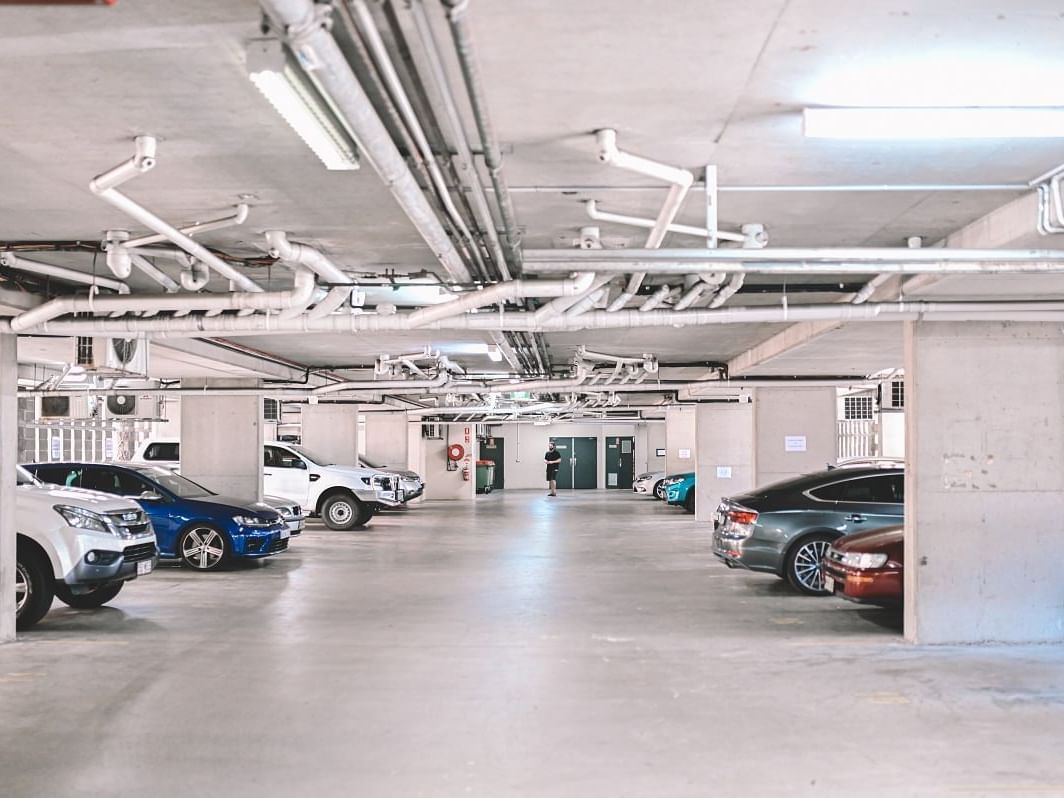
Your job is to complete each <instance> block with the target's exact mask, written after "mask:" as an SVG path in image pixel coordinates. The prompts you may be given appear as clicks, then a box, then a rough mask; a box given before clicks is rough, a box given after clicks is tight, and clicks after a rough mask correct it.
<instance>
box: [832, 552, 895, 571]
mask: <svg viewBox="0 0 1064 798" xmlns="http://www.w3.org/2000/svg"><path fill="white" fill-rule="evenodd" d="M886 563H887V555H886V554H867V553H865V554H862V553H860V552H856V551H854V552H847V553H846V554H843V555H842V564H843V565H845V566H847V567H849V568H882V567H883V566H884V565H886Z"/></svg>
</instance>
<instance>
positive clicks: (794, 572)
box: [783, 533, 835, 596]
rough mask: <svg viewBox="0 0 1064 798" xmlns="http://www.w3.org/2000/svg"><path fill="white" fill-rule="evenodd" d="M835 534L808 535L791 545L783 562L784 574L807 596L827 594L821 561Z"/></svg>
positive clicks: (795, 587)
mask: <svg viewBox="0 0 1064 798" xmlns="http://www.w3.org/2000/svg"><path fill="white" fill-rule="evenodd" d="M834 539H835V536H833V535H828V534H825V533H817V534H815V535H807V536H805V537H804V538H802V539H801V540H799V541H797V542H796V543H795V544H794V545H792V546H791V548H790V550H789V551H788V552H787V557H786V559H785V560H784V563H783V575H784V577H786V579H787V581H788V582H789V583H790V585H791V587H793V588H794V589H795V590H797V591H798V592H799V593H804V594H805V595H807V596H827V595H829V594H828V592H827V591H826V590H824V588H823V585H824V573H823V567H822V565H821V561H822V560H823V559H824V554H826V553H827V550H828V546H830V545H831V541H833V540H834Z"/></svg>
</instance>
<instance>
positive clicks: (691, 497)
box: [683, 488, 695, 513]
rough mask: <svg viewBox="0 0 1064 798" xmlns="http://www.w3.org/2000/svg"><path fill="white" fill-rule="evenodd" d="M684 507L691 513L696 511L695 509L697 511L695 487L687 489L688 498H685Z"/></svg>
mask: <svg viewBox="0 0 1064 798" xmlns="http://www.w3.org/2000/svg"><path fill="white" fill-rule="evenodd" d="M683 508H684V509H685V510H686V511H687V512H689V513H694V511H695V489H694V488H691V490H689V491H687V498H686V499H684V500H683Z"/></svg>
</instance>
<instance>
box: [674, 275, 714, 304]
mask: <svg viewBox="0 0 1064 798" xmlns="http://www.w3.org/2000/svg"><path fill="white" fill-rule="evenodd" d="M706 288H708V286H707V285H706V283H703V282H702V281H698V282H696V283H695V284H694V285H692V286H691V287H690V288H688V289H687V290H686V291H685V292H684V294H683V296H681V297H680V298H679V300H677V302H676V304H675V305H673V307H674V308H675V309H676V310H686V309H687V308H689V307H691V305H693V304H694V303H695V302H697V301H698V300H699V299H701V298H702V294H704V293H705V291H706Z"/></svg>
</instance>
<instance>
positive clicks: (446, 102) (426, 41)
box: [410, 0, 511, 280]
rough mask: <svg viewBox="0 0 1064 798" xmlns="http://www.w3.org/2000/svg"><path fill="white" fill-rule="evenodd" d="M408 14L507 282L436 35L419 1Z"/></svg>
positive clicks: (461, 172) (461, 173) (457, 160)
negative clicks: (412, 19) (411, 15)
mask: <svg viewBox="0 0 1064 798" xmlns="http://www.w3.org/2000/svg"><path fill="white" fill-rule="evenodd" d="M410 12H411V14H413V17H414V28H415V29H416V31H417V35H418V38H419V39H420V40H421V47H422V49H423V50H424V54H425V57H426V60H427V61H428V65H429V76H430V77H431V78H432V80H433V82H434V83H435V84H436V93H437V95H438V96H439V99H440V103H441V104H442V106H443V117H442V121H443V122H444V124H445V126H446V128H447V130H448V133H449V134H450V136H449V138H450V140H451V143H452V144H453V145H454V149H455V153H456V155H455V157H453V159H452V160H453V162H454V164H455V167H456V170H457V172H458V179H459V180H460V181H461V182H462V183H463V184H464V185H466V186H468V187H469V189H470V199H471V200H472V204H473V211H474V213H476V215H477V220H478V221H479V223H480V229H481V230H482V231H483V233H484V235H485V236H487V239H488V248H489V249H490V250H491V254H492V258H493V259H494V260H495V265H496V266H497V267H498V269H499V274H500V276H501V277H502V279H503V280H509V279H510V278H511V275H510V269H509V267H508V266H507V265H506V255H505V254H504V253H503V251H502V245H501V244H500V243H499V234H498V231H496V229H495V217H494V216H492V215H491V207H490V206H489V205H488V195H487V193H486V192H485V191H484V186H483V184H482V183H481V182H480V176H479V175H478V174H477V169H476V165H475V161H474V160H473V153H472V151H471V150H470V149H469V141H468V140H467V139H466V134H465V128H464V126H463V125H462V118H461V116H460V115H459V113H458V106H457V105H455V100H454V90H453V88H452V87H451V82H450V79H449V78H448V77H447V70H446V69H445V68H444V66H443V57H442V56H441V55H440V48H439V44H438V43H437V41H436V35H435V34H434V33H433V32H432V25H431V24H430V23H429V19H428V15H426V13H425V7H424V4H423V3H422V2H421V0H418V1H417V2H414V3H411V4H410Z"/></svg>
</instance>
